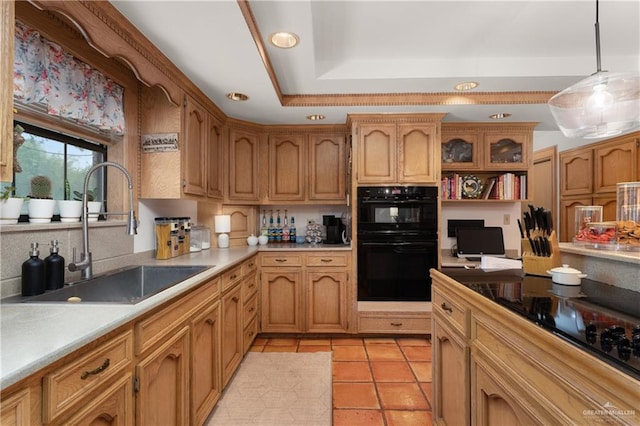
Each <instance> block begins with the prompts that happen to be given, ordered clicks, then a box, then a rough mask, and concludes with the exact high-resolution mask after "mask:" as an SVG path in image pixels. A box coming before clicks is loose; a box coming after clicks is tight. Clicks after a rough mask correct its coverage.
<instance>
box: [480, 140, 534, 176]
mask: <svg viewBox="0 0 640 426" xmlns="http://www.w3.org/2000/svg"><path fill="white" fill-rule="evenodd" d="M531 133H532V132H531V131H528V132H521V133H517V132H511V131H509V132H496V133H494V132H486V133H485V135H484V168H485V169H497V170H526V169H528V168H529V151H530V150H531V140H530V139H531V138H530V135H531Z"/></svg>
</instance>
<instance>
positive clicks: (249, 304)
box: [243, 294, 258, 325]
mask: <svg viewBox="0 0 640 426" xmlns="http://www.w3.org/2000/svg"><path fill="white" fill-rule="evenodd" d="M257 313H258V295H257V294H254V295H253V297H252V298H251V299H249V300H248V301H246V302H245V303H244V322H243V324H245V325H246V324H248V323H249V321H251V319H252V318H253V317H255V316H256V314H257Z"/></svg>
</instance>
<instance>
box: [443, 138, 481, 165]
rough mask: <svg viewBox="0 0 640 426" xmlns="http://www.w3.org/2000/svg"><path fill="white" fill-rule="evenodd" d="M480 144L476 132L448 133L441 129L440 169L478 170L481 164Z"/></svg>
mask: <svg viewBox="0 0 640 426" xmlns="http://www.w3.org/2000/svg"><path fill="white" fill-rule="evenodd" d="M481 149H482V144H480V136H479V134H478V132H473V131H469V132H463V133H456V132H454V133H449V132H445V129H444V128H443V129H442V147H441V152H440V158H441V160H442V171H448V170H478V169H480V168H481V165H482V152H481Z"/></svg>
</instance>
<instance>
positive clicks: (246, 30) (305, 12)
mask: <svg viewBox="0 0 640 426" xmlns="http://www.w3.org/2000/svg"><path fill="white" fill-rule="evenodd" d="M112 3H113V4H114V5H115V7H116V8H118V9H119V10H120V12H121V13H123V14H124V15H125V16H126V17H127V19H129V20H130V21H131V22H132V23H133V24H134V25H135V26H136V27H137V28H138V29H139V30H140V31H141V32H142V33H143V34H145V35H146V37H147V38H149V40H151V41H152V42H153V43H154V44H155V45H156V46H157V47H158V48H159V49H160V50H161V51H162V52H163V53H164V54H165V55H166V56H167V57H168V58H169V59H170V60H171V61H172V62H173V63H175V64H176V65H177V66H178V68H180V69H181V71H182V72H184V73H185V74H186V75H187V76H188V77H189V78H190V79H191V80H192V81H193V82H194V83H195V84H196V85H197V86H198V87H199V88H200V89H201V90H202V91H203V92H204V93H205V94H206V95H207V96H209V97H210V98H211V100H212V101H213V102H214V103H215V104H216V105H218V107H220V108H221V109H222V110H223V111H224V112H225V113H226V114H227V115H228V116H230V117H234V118H238V119H242V120H248V121H252V122H257V123H262V124H308V123H310V122H309V121H308V120H307V119H306V116H308V115H311V114H322V115H324V116H326V119H325V120H324V121H323V123H327V124H330V123H344V122H345V121H346V114H347V113H350V112H441V113H447V116H446V117H445V120H444V121H491V120H490V119H489V118H488V116H489V115H491V114H493V113H502V112H505V113H510V114H511V116H510V117H509V118H507V119H505V120H504V121H507V122H509V121H517V122H522V121H530V122H539V123H540V124H539V125H538V127H537V128H536V129H537V130H557V127H556V125H555V123H554V121H553V118H552V117H551V113H550V111H549V107H548V106H547V104H546V100H548V98H549V97H551V96H552V95H553V94H554V93H556V92H558V91H560V90H562V89H564V88H565V87H568V86H570V85H571V84H573V83H575V82H576V81H578V80H580V79H582V78H584V77H586V76H588V75H589V74H591V73H593V72H595V71H596V60H595V31H594V22H595V19H596V2H595V0H588V1H587V0H574V1H540V0H521V1H496V0H492V1H480V0H478V1H455V0H449V1H407V2H404V1H321V0H315V1H309V0H296V1H250V2H240V3H239V2H237V1H235V0H215V1H164V0H162V1H155V0H148V1H147V0H144V1H142V0H139V1H136V0H127V1H113V2H112ZM599 22H600V34H601V51H602V68H603V69H605V70H609V71H611V72H635V73H638V72H640V1H637V0H623V1H609V0H602V1H601V2H600V13H599ZM276 31H291V32H294V33H296V34H297V35H298V36H299V37H300V43H299V45H298V46H297V47H295V48H293V49H285V50H282V49H277V48H275V47H273V46H271V45H270V44H269V43H268V42H267V38H268V37H269V35H270V34H272V33H273V32H276ZM469 80H471V81H476V82H478V83H479V86H478V88H477V89H475V90H473V91H472V92H466V94H460V93H457V92H455V91H454V90H453V86H454V85H455V84H456V83H458V82H461V81H469ZM229 92H241V93H245V94H247V95H248V96H249V100H248V101H246V102H240V103H239V102H233V101H230V100H229V99H227V98H226V94H227V93H229Z"/></svg>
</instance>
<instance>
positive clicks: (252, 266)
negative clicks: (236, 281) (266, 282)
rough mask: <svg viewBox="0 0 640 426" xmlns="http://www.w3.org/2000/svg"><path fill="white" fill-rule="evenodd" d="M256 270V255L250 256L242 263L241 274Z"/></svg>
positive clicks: (245, 274) (244, 274)
mask: <svg viewBox="0 0 640 426" xmlns="http://www.w3.org/2000/svg"><path fill="white" fill-rule="evenodd" d="M257 270H258V259H257V257H255V256H254V257H252V258H251V259H249V260H245V261H244V262H243V263H242V276H243V277H244V276H247V275H249V274H250V273H252V272H254V271H257Z"/></svg>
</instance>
